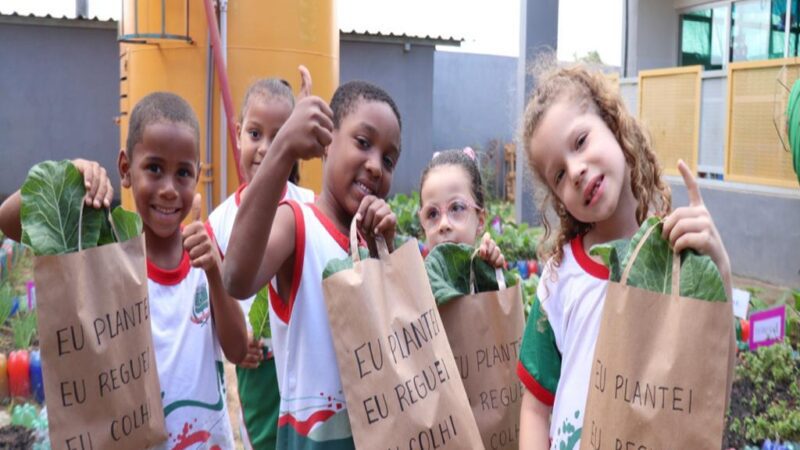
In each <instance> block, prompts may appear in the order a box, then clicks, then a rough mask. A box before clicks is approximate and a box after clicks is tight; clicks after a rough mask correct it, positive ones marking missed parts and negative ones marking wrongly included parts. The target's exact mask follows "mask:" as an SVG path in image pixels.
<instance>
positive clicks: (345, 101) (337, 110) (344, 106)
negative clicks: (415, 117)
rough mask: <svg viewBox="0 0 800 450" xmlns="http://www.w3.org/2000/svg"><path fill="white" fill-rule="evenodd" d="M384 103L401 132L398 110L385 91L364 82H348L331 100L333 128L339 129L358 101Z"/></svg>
mask: <svg viewBox="0 0 800 450" xmlns="http://www.w3.org/2000/svg"><path fill="white" fill-rule="evenodd" d="M361 100H363V101H368V102H379V103H386V104H387V105H389V108H391V109H392V112H393V113H394V116H395V117H396V118H397V125H398V127H399V128H400V129H401V130H402V129H403V121H402V120H401V119H400V110H398V109H397V105H396V104H395V103H394V100H393V99H392V96H391V95H389V94H388V93H387V92H386V91H384V90H383V89H381V88H380V87H378V86H375V85H374V84H372V83H368V82H366V81H348V82H347V83H345V84H343V85H341V86H339V88H338V89H336V92H334V93H333V98H332V99H331V111H333V127H334V128H336V129H339V126H340V125H341V124H342V120H344V118H345V117H347V115H348V114H350V113H352V112H353V111H354V110H355V107H356V105H358V102H359V101H361Z"/></svg>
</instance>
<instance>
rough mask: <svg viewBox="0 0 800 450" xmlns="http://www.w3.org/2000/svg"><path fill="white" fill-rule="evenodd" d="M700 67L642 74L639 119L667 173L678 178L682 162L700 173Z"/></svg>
mask: <svg viewBox="0 0 800 450" xmlns="http://www.w3.org/2000/svg"><path fill="white" fill-rule="evenodd" d="M701 69H702V68H701V66H691V67H678V68H674V69H659V70H643V71H641V72H639V119H640V120H641V121H642V123H643V124H644V125H645V127H646V128H647V131H648V132H649V133H650V136H651V137H652V141H653V148H654V149H655V152H656V154H657V155H658V160H659V162H660V163H661V166H662V167H663V169H664V172H665V173H668V174H672V175H677V174H678V168H677V167H678V160H679V159H683V160H684V161H685V162H686V164H688V165H689V167H690V168H691V169H692V171H693V172H696V171H697V148H698V136H699V134H698V133H699V130H700V71H701Z"/></svg>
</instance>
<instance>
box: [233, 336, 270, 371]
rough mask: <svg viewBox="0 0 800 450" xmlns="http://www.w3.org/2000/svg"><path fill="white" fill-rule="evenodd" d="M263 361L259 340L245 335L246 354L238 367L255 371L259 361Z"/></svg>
mask: <svg viewBox="0 0 800 450" xmlns="http://www.w3.org/2000/svg"><path fill="white" fill-rule="evenodd" d="M263 360H264V351H263V349H262V347H261V339H257V338H254V337H253V334H252V333H247V354H246V355H245V357H244V359H243V360H242V362H240V363H239V367H241V368H243V369H257V368H258V366H259V364H261V361H263Z"/></svg>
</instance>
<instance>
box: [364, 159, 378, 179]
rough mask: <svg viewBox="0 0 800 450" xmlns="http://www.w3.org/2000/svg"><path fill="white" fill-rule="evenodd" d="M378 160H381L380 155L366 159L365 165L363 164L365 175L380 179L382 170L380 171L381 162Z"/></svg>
mask: <svg viewBox="0 0 800 450" xmlns="http://www.w3.org/2000/svg"><path fill="white" fill-rule="evenodd" d="M380 160H381V157H380V155H378V156H370V157H369V158H367V161H366V163H364V166H365V168H366V169H367V173H369V175H370V176H371V177H372V178H380V177H381V173H382V170H381V161H380Z"/></svg>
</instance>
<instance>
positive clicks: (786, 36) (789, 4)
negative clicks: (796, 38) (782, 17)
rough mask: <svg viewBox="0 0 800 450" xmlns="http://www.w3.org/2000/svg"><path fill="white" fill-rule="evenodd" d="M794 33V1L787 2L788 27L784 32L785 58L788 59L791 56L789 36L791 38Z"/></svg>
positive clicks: (787, 0) (788, 0)
mask: <svg viewBox="0 0 800 450" xmlns="http://www.w3.org/2000/svg"><path fill="white" fill-rule="evenodd" d="M791 31H792V0H786V26H785V28H784V30H783V57H784V58H788V57H790V56H792V55H791V53H789V36H791V34H792V33H791Z"/></svg>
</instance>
